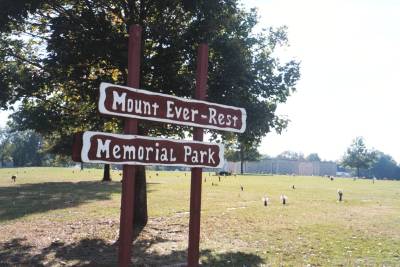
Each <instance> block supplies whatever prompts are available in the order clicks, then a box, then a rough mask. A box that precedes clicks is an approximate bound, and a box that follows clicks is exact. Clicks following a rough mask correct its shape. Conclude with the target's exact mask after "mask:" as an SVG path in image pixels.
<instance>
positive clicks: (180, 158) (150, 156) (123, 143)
mask: <svg viewBox="0 0 400 267" xmlns="http://www.w3.org/2000/svg"><path fill="white" fill-rule="evenodd" d="M82 141H83V145H82V150H81V159H82V161H83V162H89V163H105V164H109V163H112V164H127V165H164V166H186V167H206V168H222V166H223V163H224V160H223V155H224V146H223V145H221V144H210V143H204V142H199V141H185V140H182V141H181V140H173V139H165V138H154V137H148V136H137V135H123V134H110V133H101V132H90V131H88V132H85V133H84V134H83V138H82Z"/></svg>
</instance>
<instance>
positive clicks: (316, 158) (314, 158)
mask: <svg viewBox="0 0 400 267" xmlns="http://www.w3.org/2000/svg"><path fill="white" fill-rule="evenodd" d="M306 160H308V161H321V158H320V157H319V156H318V154H317V153H311V154H310V155H308V156H307V157H306Z"/></svg>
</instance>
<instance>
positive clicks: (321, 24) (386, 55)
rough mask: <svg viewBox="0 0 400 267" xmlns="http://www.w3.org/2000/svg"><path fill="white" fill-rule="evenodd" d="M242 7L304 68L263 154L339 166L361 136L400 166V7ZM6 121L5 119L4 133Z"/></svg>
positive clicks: (344, 3) (342, 3)
mask: <svg viewBox="0 0 400 267" xmlns="http://www.w3.org/2000/svg"><path fill="white" fill-rule="evenodd" d="M241 2H242V3H243V4H244V6H245V7H246V8H249V7H257V8H258V13H259V17H260V18H259V20H260V24H259V28H258V29H260V28H262V27H269V26H281V25H286V26H287V27H288V37H289V43H290V47H288V48H283V49H280V50H279V51H278V53H277V55H278V56H279V57H280V58H281V59H282V60H283V61H284V60H287V59H291V58H294V59H296V60H299V61H300V62H301V65H300V68H301V78H300V80H299V82H298V85H297V91H296V92H295V93H294V94H293V95H292V96H291V97H289V99H288V101H287V102H286V103H285V104H282V105H280V106H278V110H277V113H278V114H280V115H287V116H288V118H289V119H290V123H289V126H288V128H287V130H286V131H284V132H283V133H282V134H281V135H277V134H275V133H269V134H267V136H266V137H265V138H264V139H263V141H262V144H261V147H260V148H259V151H260V152H261V153H262V154H268V155H270V156H276V155H277V154H279V153H281V152H282V151H285V150H292V151H296V152H302V153H304V154H305V155H308V154H309V153H314V152H315V153H318V154H319V155H320V157H321V158H322V159H325V160H339V159H340V158H341V157H342V156H343V154H344V152H345V150H346V148H347V147H348V146H349V145H350V144H351V142H352V140H353V139H354V138H355V137H357V136H362V137H364V138H365V141H366V144H367V146H368V147H370V148H375V149H378V150H380V151H382V152H384V153H386V154H389V155H391V156H393V157H394V159H395V160H396V161H397V162H398V163H400V144H399V141H398V140H399V139H398V137H399V136H400V126H399V125H400V124H399V122H398V121H399V120H398V115H400V93H399V89H400V88H399V87H400V86H399V82H398V78H399V77H400V73H399V65H398V64H399V62H400V27H399V26H400V16H399V14H400V1H396V0H392V1H390V0H375V1H372V0H358V1H357V0H303V1H298V0H241ZM398 103H399V104H398ZM6 117H7V113H6V112H0V126H4V125H5V121H6Z"/></svg>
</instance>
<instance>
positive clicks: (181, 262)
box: [0, 238, 264, 266]
mask: <svg viewBox="0 0 400 267" xmlns="http://www.w3.org/2000/svg"><path fill="white" fill-rule="evenodd" d="M168 241H169V240H165V239H162V238H157V239H155V240H150V241H149V240H144V241H138V242H136V243H135V244H134V247H133V265H134V266H185V265H186V257H187V252H186V251H182V250H178V251H173V252H172V253H170V254H158V253H157V252H149V250H148V249H149V248H150V247H151V246H152V245H154V244H157V243H162V242H168ZM117 247H118V246H117V245H115V244H107V243H105V242H104V240H102V239H83V240H81V241H80V242H77V243H73V244H64V243H62V242H53V243H52V244H51V245H50V246H48V247H46V248H43V249H41V250H37V249H36V250H35V248H33V247H32V246H30V245H28V244H27V242H26V240H25V239H13V240H11V241H9V242H6V243H0V265H1V266H15V265H22V266H59V265H68V266H71V265H72V266H117V257H118V255H117ZM200 255H201V259H202V263H201V265H200V266H259V265H261V264H262V263H264V261H263V260H262V259H261V258H260V257H259V256H257V255H255V254H247V253H242V252H227V253H220V254H215V253H212V252H211V251H210V250H202V251H201V252H200Z"/></svg>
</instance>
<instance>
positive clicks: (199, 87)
mask: <svg viewBox="0 0 400 267" xmlns="http://www.w3.org/2000/svg"><path fill="white" fill-rule="evenodd" d="M207 73H208V45H207V44H200V46H199V48H198V49H197V71H196V92H195V98H196V99H199V100H204V99H205V98H206V95H207V88H206V86H207ZM193 140H196V141H203V129H202V128H194V129H193ZM201 182H202V169H201V168H192V177H191V185H190V219H189V248H188V261H187V262H188V266H189V267H195V266H199V244H200V212H201Z"/></svg>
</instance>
